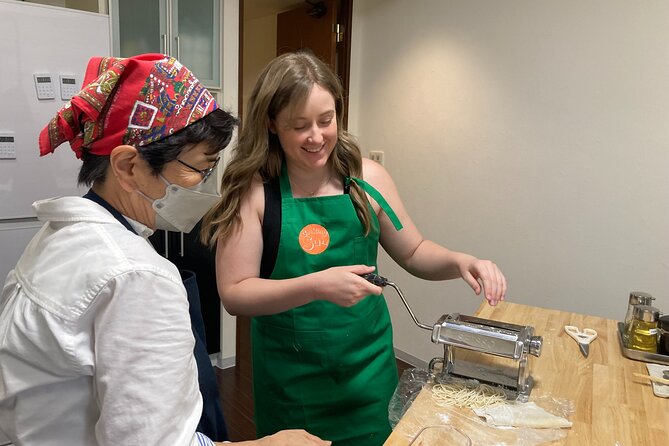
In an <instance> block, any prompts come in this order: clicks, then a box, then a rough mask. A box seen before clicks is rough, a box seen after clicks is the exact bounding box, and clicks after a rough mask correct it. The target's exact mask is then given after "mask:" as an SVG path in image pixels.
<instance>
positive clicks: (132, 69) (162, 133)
mask: <svg viewBox="0 0 669 446" xmlns="http://www.w3.org/2000/svg"><path fill="white" fill-rule="evenodd" d="M83 84H84V87H83V89H82V90H81V91H80V92H79V93H77V95H75V96H74V97H73V98H72V99H71V100H70V102H68V103H67V104H65V106H64V107H63V108H62V109H60V111H58V113H57V114H56V116H55V117H54V118H53V119H52V120H51V121H50V122H49V124H48V125H47V126H46V127H45V128H44V129H43V130H42V132H41V133H40V136H39V148H40V156H44V155H46V154H47V153H51V152H53V151H54V150H55V149H56V147H58V146H59V145H61V144H62V143H64V142H65V141H69V143H70V147H72V150H74V152H75V153H76V154H77V158H81V152H82V150H83V149H85V150H87V151H88V152H90V153H92V154H94V155H109V154H110V153H111V151H112V150H113V149H114V148H115V147H117V146H119V145H122V144H128V145H131V146H135V147H137V146H143V145H146V144H150V143H152V142H154V141H158V140H160V139H163V138H165V137H167V136H169V135H171V134H172V133H174V132H177V131H179V130H181V129H183V128H184V127H186V126H188V125H189V124H192V123H193V122H195V121H197V120H198V119H200V118H203V117H204V116H206V115H208V114H209V113H211V112H212V111H214V110H216V109H217V108H218V104H216V101H215V100H214V98H213V96H212V95H211V93H210V92H209V91H208V90H207V89H206V88H204V86H203V85H202V84H201V83H200V81H199V80H197V78H196V77H195V76H194V75H193V73H192V72H191V71H190V70H189V69H188V68H186V67H185V66H183V65H181V63H179V61H177V60H176V59H174V58H172V57H168V56H165V55H163V54H142V55H139V56H135V57H129V58H124V59H119V58H114V57H94V58H92V59H91V60H90V61H89V62H88V67H87V68H86V74H85V76H84V82H83Z"/></svg>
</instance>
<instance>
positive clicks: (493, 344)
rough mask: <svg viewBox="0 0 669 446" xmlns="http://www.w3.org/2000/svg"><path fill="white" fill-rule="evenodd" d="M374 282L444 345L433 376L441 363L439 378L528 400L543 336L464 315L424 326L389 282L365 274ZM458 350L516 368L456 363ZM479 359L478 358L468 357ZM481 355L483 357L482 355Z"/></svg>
mask: <svg viewBox="0 0 669 446" xmlns="http://www.w3.org/2000/svg"><path fill="white" fill-rule="evenodd" d="M363 277H365V278H366V279H367V280H369V281H370V282H371V283H373V284H375V285H379V286H391V287H392V288H394V289H395V291H397V294H398V295H399V296H400V298H401V299H402V302H403V303H404V306H405V307H406V309H407V310H408V311H409V314H410V315H411V318H412V319H413V321H414V323H415V324H416V325H418V326H419V327H420V328H423V329H425V330H429V331H431V332H432V342H434V343H435V344H443V345H444V357H443V358H440V357H437V358H434V359H432V361H430V365H429V371H430V373H432V374H434V375H435V376H436V373H435V369H436V368H437V367H436V366H437V365H438V364H441V365H442V366H441V372H440V375H439V376H438V377H439V378H440V379H444V378H447V379H448V378H449V377H458V378H466V379H475V380H477V381H479V382H483V383H486V384H491V385H495V386H501V387H502V388H503V389H504V390H505V391H506V394H507V396H508V397H509V398H512V399H515V398H517V399H518V400H520V401H526V400H527V398H528V397H529V394H530V391H531V390H532V386H533V379H532V377H531V376H530V374H529V367H528V356H529V355H534V356H537V357H538V356H539V355H541V345H542V342H543V339H542V338H541V336H535V335H534V327H531V326H523V325H515V324H508V323H504V322H498V321H494V320H491V319H482V318H477V317H473V316H465V315H462V314H459V313H453V314H445V315H443V316H441V318H439V320H438V321H437V322H436V323H435V324H434V325H433V326H429V325H426V324H423V323H421V322H419V321H418V319H416V316H415V315H414V313H413V311H411V308H410V307H409V304H408V303H407V301H406V299H405V298H404V296H403V295H402V291H401V290H400V289H399V287H398V286H397V285H396V284H394V283H393V282H391V281H390V280H388V279H386V278H384V277H381V276H378V275H376V274H367V275H364V276H363ZM456 349H466V350H472V351H474V352H479V353H484V354H489V355H495V356H501V357H504V358H508V359H510V360H512V361H513V362H514V363H515V366H513V367H508V366H507V367H505V366H500V365H498V364H496V365H487V364H485V362H486V361H485V357H482V359H483V361H480V363H473V362H468V361H465V360H463V359H459V360H457V361H456V358H455V352H456ZM469 356H470V357H476V356H477V355H469ZM479 356H480V355H479Z"/></svg>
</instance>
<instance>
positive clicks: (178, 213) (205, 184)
mask: <svg viewBox="0 0 669 446" xmlns="http://www.w3.org/2000/svg"><path fill="white" fill-rule="evenodd" d="M160 179H161V180H163V182H164V183H165V184H166V185H167V188H166V189H165V196H164V197H162V198H158V199H157V200H152V199H151V198H149V197H147V196H146V195H144V194H143V193H142V192H141V191H139V190H138V191H137V192H138V193H139V194H140V195H141V196H142V197H144V198H146V199H147V200H149V202H151V206H152V207H153V210H154V211H156V228H158V229H164V230H166V231H177V232H190V231H192V230H193V228H194V227H195V225H196V224H197V222H198V221H200V219H201V218H202V217H204V214H206V213H207V211H208V210H209V209H211V208H212V207H214V205H215V204H216V203H218V200H219V199H220V198H221V193H220V191H219V188H218V181H216V175H213V178H208V181H204V180H203V181H201V182H199V183H198V184H197V185H195V186H194V187H192V188H186V187H182V186H179V185H178V184H172V183H170V182H169V181H167V180H166V179H165V177H163V176H162V175H160Z"/></svg>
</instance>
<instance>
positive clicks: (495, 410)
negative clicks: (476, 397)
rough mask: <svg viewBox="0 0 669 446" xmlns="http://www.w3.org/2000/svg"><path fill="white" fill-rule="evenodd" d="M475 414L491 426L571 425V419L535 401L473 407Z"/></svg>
mask: <svg viewBox="0 0 669 446" xmlns="http://www.w3.org/2000/svg"><path fill="white" fill-rule="evenodd" d="M473 410H474V412H475V413H476V415H478V416H479V417H482V418H485V419H486V422H487V423H488V424H490V425H493V426H510V427H531V428H535V429H550V428H565V427H571V421H569V420H567V419H566V418H562V417H558V416H557V415H553V414H551V413H549V412H546V411H545V410H544V409H542V408H541V407H539V406H537V405H536V404H535V403H532V402H529V403H511V404H497V405H495V406H489V407H485V408H482V409H473Z"/></svg>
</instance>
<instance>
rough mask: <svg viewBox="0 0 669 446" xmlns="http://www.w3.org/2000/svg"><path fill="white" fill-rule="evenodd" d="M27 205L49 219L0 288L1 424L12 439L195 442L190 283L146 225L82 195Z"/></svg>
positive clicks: (59, 443)
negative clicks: (160, 250)
mask: <svg viewBox="0 0 669 446" xmlns="http://www.w3.org/2000/svg"><path fill="white" fill-rule="evenodd" d="M33 207H34V208H35V210H36V212H37V216H38V218H39V219H40V220H41V221H44V222H45V225H44V226H43V227H42V229H41V230H40V231H39V233H38V234H37V235H36V236H35V237H34V238H33V240H32V241H31V242H30V244H29V245H28V247H27V248H26V250H25V252H24V253H23V255H22V257H21V259H20V260H19V262H18V264H17V265H16V268H15V269H14V270H12V271H11V272H10V273H9V275H8V276H7V281H6V283H5V286H4V289H3V290H2V295H0V431H2V432H4V433H5V435H7V436H8V437H9V438H10V440H11V441H12V442H13V443H14V444H15V445H16V446H23V445H35V446H38V445H39V446H46V445H54V446H64V445H68V446H77V445H87V446H88V445H113V446H121V445H122V446H131V445H142V446H145V445H162V446H179V445H196V444H202V443H201V441H202V438H201V437H200V436H199V434H196V433H195V429H196V426H197V423H198V421H199V419H200V414H201V411H202V399H201V396H200V393H199V390H198V383H197V366H196V363H195V359H194V356H193V346H194V342H195V341H194V338H193V334H192V331H191V325H190V318H189V315H188V300H187V296H186V290H185V289H184V287H183V284H182V282H181V278H180V276H179V272H178V270H177V268H176V267H175V266H174V265H173V264H172V263H170V262H169V261H168V260H166V259H164V258H163V257H161V256H160V255H159V254H158V253H156V252H155V250H154V249H153V248H152V246H151V245H150V244H149V242H148V241H147V240H146V239H145V238H144V237H148V235H150V234H151V230H150V229H148V228H147V227H146V226H143V225H141V224H139V223H137V222H133V221H131V220H128V221H129V222H130V223H131V224H132V225H133V227H134V228H135V230H136V231H137V233H139V234H141V235H142V236H138V235H136V234H133V233H132V232H131V231H129V230H128V229H126V228H125V227H124V226H123V225H122V224H121V223H119V222H118V221H117V220H116V219H115V218H114V217H113V216H112V215H111V214H110V213H109V212H108V211H107V210H105V209H104V208H103V207H101V206H100V205H98V204H96V203H94V202H93V201H90V200H88V199H85V198H79V197H63V198H55V199H50V200H44V201H38V202H36V203H34V205H33ZM0 437H2V435H0ZM206 440H208V439H206Z"/></svg>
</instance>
